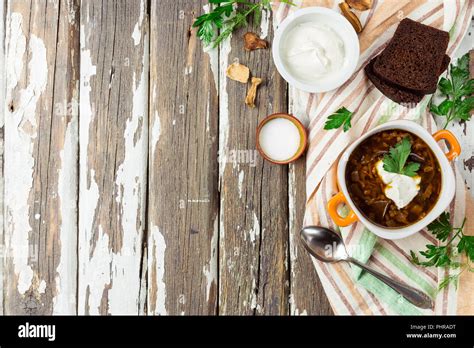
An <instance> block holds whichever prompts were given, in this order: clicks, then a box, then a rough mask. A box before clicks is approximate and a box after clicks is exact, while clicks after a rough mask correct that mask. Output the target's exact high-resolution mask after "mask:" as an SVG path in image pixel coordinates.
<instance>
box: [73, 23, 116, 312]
mask: <svg viewBox="0 0 474 348" xmlns="http://www.w3.org/2000/svg"><path fill="white" fill-rule="evenodd" d="M88 36H89V33H87V36H86V33H85V28H84V25H81V40H80V41H81V74H80V86H81V88H80V101H81V102H80V104H79V111H80V115H81V117H80V122H79V139H80V143H81V144H83V145H82V146H80V168H81V175H80V180H79V214H80V215H79V260H80V262H81V264H80V266H79V270H80V272H79V284H81V286H80V287H79V298H78V302H79V305H78V308H79V314H85V308H86V307H88V308H89V311H90V314H98V313H99V307H100V301H101V298H102V292H103V289H104V288H105V286H107V285H108V284H110V265H109V264H108V263H107V262H105V260H108V259H110V252H109V236H108V235H107V234H106V233H104V232H103V229H102V226H100V225H99V226H98V237H97V241H96V244H95V253H94V255H92V257H90V255H89V252H90V250H89V246H90V242H91V241H90V239H91V238H92V235H93V230H92V228H93V223H94V217H95V211H96V208H97V204H98V201H99V187H98V186H97V183H96V181H95V172H94V169H91V168H89V167H88V151H87V144H89V127H90V124H91V122H92V121H93V119H94V117H95V115H94V113H93V110H92V105H91V100H90V94H91V91H92V89H91V85H90V83H91V78H92V77H93V76H95V75H96V71H97V69H96V66H95V65H93V64H92V58H91V52H90V50H89V49H86V48H85V43H86V42H88V41H89V37H88ZM89 181H90V183H89ZM99 255H100V257H99ZM87 285H89V290H90V296H89V303H86V289H87Z"/></svg>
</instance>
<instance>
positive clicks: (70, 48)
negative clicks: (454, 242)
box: [0, 0, 474, 315]
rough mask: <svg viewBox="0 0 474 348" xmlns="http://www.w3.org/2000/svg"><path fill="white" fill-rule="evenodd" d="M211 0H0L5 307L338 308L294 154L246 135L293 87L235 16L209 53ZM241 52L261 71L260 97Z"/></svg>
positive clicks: (288, 99)
mask: <svg viewBox="0 0 474 348" xmlns="http://www.w3.org/2000/svg"><path fill="white" fill-rule="evenodd" d="M206 3H207V1H205V0H178V1H177V0H151V1H146V0H141V1H139V0H128V1H125V0H115V1H113V0H108V1H107V0H103V1H98V0H82V1H81V0H54V1H49V0H48V1H47V0H9V1H7V3H6V4H5V5H6V6H5V5H4V4H3V2H1V3H0V6H1V7H0V9H1V14H2V16H1V18H2V20H5V21H6V23H5V26H4V25H3V24H4V23H2V25H0V30H2V32H0V40H2V41H3V40H5V42H4V45H3V44H2V45H1V47H2V48H3V47H4V48H5V49H4V50H2V52H1V53H2V54H1V55H0V57H1V59H2V60H4V61H5V63H6V65H5V70H6V71H5V74H2V80H1V81H0V82H1V84H2V86H3V88H1V89H0V90H1V93H2V98H1V100H5V104H6V105H5V113H4V114H2V118H4V125H3V127H2V138H1V140H2V141H1V145H2V148H1V150H2V153H3V161H2V166H3V178H2V179H3V180H2V181H1V183H2V185H4V209H2V210H3V211H4V212H5V214H4V216H3V220H2V223H3V227H4V228H3V229H2V231H3V236H2V237H3V238H2V239H3V240H4V245H3V248H2V251H3V255H4V258H3V259H4V262H3V263H2V268H1V271H0V276H1V277H2V278H3V280H2V281H3V285H4V286H3V291H2V292H1V295H0V296H2V297H3V298H2V299H0V306H3V308H1V310H2V311H3V313H5V314H24V313H25V314H51V313H63V314H75V313H78V314H98V313H100V314H244V315H252V314H305V313H307V314H330V313H331V310H330V306H329V303H328V300H327V299H326V297H325V295H324V292H323V291H322V289H321V286H320V283H319V280H318V277H317V275H316V272H315V270H314V267H313V265H312V263H311V260H310V258H309V257H308V256H307V254H306V253H305V252H304V251H303V249H302V248H301V246H300V245H299V242H298V231H299V229H300V228H301V225H302V218H303V211H304V203H305V163H304V159H301V160H299V161H298V162H297V163H295V164H292V165H289V166H276V165H271V164H269V163H268V162H264V161H263V160H262V159H261V158H260V157H259V156H258V155H257V154H256V152H255V129H256V126H257V123H258V122H259V120H261V119H262V118H264V117H265V116H266V115H268V114H270V113H273V112H287V111H288V110H290V111H295V112H296V110H292V100H293V99H292V96H291V94H292V93H291V89H288V86H287V84H286V83H285V81H284V80H282V78H281V77H280V75H279V74H278V73H277V72H276V70H275V67H274V65H273V62H272V58H271V52H270V50H259V51H255V52H251V53H248V52H245V51H244V50H243V47H242V38H241V37H242V34H243V32H244V31H240V32H237V33H235V34H234V35H233V37H232V39H231V40H230V41H229V42H227V43H225V44H224V45H222V47H220V49H218V50H212V51H208V52H203V50H202V47H201V43H200V42H199V40H198V39H197V38H196V30H195V29H193V28H191V25H192V23H193V20H194V18H195V17H196V16H198V15H199V14H201V13H202V12H203V10H204V7H205V5H206ZM4 27H6V32H3V28H4ZM273 30H274V29H273V26H272V24H271V19H270V18H269V14H267V16H266V17H265V18H264V20H263V22H262V24H261V28H258V30H257V31H259V32H260V34H262V35H264V36H265V35H267V39H269V38H270V39H271V37H272V34H273ZM234 59H239V61H240V62H242V63H243V64H245V65H247V66H249V67H250V69H251V71H252V73H253V75H254V76H259V77H262V78H263V79H264V84H263V86H261V88H260V89H259V93H258V99H257V108H255V109H250V108H248V107H246V106H245V105H244V98H245V94H246V92H247V90H246V89H247V87H246V86H245V85H243V84H239V83H237V82H234V81H231V80H228V79H227V78H226V76H225V68H226V67H227V65H228V64H230V63H231V62H232V61H233V60H234ZM2 66H4V65H3V64H2ZM4 77H5V78H4ZM3 93H5V95H3ZM2 110H3V109H2ZM2 124H3V122H2ZM471 128H472V127H471V125H469V129H471ZM471 134H472V133H471ZM470 156H472V147H471V155H470ZM473 163H474V157H470V159H469V158H467V159H465V161H464V166H465V168H467V169H468V170H469V171H471V170H472V167H473ZM467 177H468V178H469V175H468V176H467ZM470 178H471V183H470V185H472V175H471V176H470Z"/></svg>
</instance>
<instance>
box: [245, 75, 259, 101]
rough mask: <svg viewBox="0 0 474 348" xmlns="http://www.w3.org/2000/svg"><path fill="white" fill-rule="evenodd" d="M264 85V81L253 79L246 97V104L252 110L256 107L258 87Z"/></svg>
mask: <svg viewBox="0 0 474 348" xmlns="http://www.w3.org/2000/svg"><path fill="white" fill-rule="evenodd" d="M261 83H262V79H261V78H258V77H252V85H251V86H250V89H249V91H248V93H247V96H246V97H245V104H247V105H248V106H250V107H251V108H254V107H255V98H256V97H257V87H258V85H259V84H261Z"/></svg>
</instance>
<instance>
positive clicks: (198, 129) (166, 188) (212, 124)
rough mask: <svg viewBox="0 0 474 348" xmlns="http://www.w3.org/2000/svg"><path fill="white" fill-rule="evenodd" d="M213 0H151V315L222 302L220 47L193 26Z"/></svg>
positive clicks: (208, 310)
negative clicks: (203, 41) (208, 48)
mask: <svg viewBox="0 0 474 348" xmlns="http://www.w3.org/2000/svg"><path fill="white" fill-rule="evenodd" d="M205 4H207V1H205V0H202V1H197V0H196V1H187V0H179V1H175V0H159V1H158V0H155V1H152V2H151V56H152V57H153V59H152V60H151V65H150V76H151V78H150V79H151V81H150V83H151V85H150V129H151V135H150V172H149V180H150V181H149V182H150V191H149V205H148V216H149V220H148V306H147V310H148V313H149V314H173V315H176V314H215V313H216V309H217V305H216V304H217V240H218V239H217V238H218V230H217V228H218V215H217V214H218V213H217V212H218V191H217V171H218V164H217V161H216V158H217V127H218V123H217V122H218V118H217V112H218V110H217V105H218V100H217V88H216V83H215V79H214V74H213V71H212V70H211V65H212V66H213V67H214V72H215V71H216V70H215V69H216V66H217V52H216V51H212V52H209V53H203V51H202V49H201V47H200V43H199V41H198V39H197V38H196V29H193V28H191V26H192V23H193V21H194V18H195V17H196V16H197V15H198V14H200V13H201V12H202V11H203V6H204V5H205Z"/></svg>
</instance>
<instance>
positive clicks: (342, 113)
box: [324, 107, 352, 132]
mask: <svg viewBox="0 0 474 348" xmlns="http://www.w3.org/2000/svg"><path fill="white" fill-rule="evenodd" d="M351 118H352V112H351V111H349V110H347V109H346V108H345V107H342V108H340V109H339V110H337V111H336V112H335V113H333V114H332V115H330V116H329V117H328V119H327V121H326V123H325V124H324V129H326V130H328V129H336V128H339V127H341V126H342V129H343V130H344V132H347V131H348V130H349V129H350V128H351Z"/></svg>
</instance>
